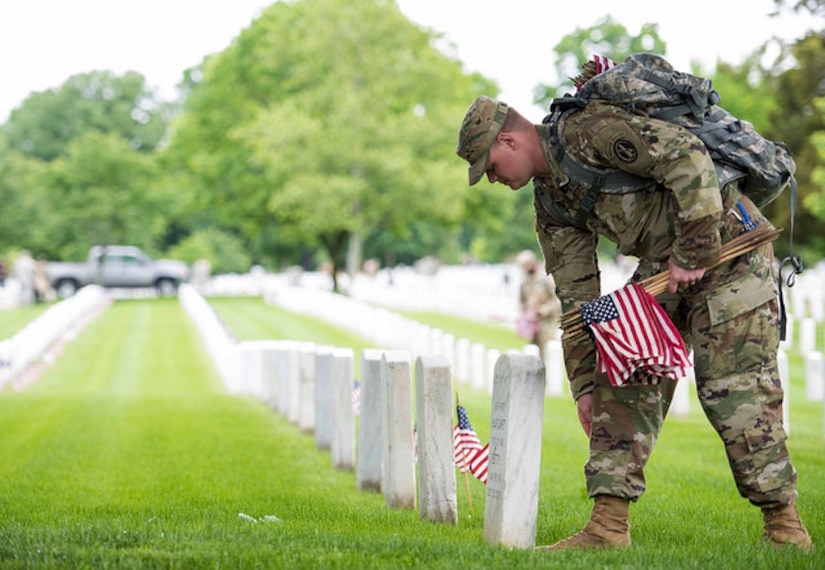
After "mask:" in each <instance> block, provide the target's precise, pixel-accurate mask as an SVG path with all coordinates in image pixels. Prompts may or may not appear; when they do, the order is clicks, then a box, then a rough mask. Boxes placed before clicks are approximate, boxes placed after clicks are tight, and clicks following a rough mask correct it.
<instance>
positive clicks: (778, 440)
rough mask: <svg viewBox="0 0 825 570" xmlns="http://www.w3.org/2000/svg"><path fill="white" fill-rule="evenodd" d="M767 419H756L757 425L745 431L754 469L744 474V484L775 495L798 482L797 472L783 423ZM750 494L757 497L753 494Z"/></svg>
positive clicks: (751, 465)
mask: <svg viewBox="0 0 825 570" xmlns="http://www.w3.org/2000/svg"><path fill="white" fill-rule="evenodd" d="M763 421H764V420H763V419H761V418H760V419H758V420H756V421H755V422H754V423H755V424H756V425H754V426H753V427H751V428H750V429H748V430H746V431H745V433H744V437H745V444H746V445H747V448H748V454H749V463H750V469H749V472H746V473H742V483H743V485H744V486H745V487H746V488H748V489H752V490H754V491H756V492H757V493H760V494H763V495H768V496H772V495H775V494H777V493H780V492H781V491H782V489H783V488H785V487H787V486H788V485H793V484H794V483H795V481H796V471H795V470H794V468H793V464H792V463H791V459H790V456H789V455H788V448H787V445H786V441H787V436H786V435H785V430H784V428H783V427H782V422H781V421H780V420H775V421H773V422H771V423H770V424H764V423H763ZM748 496H749V498H753V497H752V496H751V494H750V493H749V494H748ZM766 498H767V497H766ZM757 502H763V501H762V500H757Z"/></svg>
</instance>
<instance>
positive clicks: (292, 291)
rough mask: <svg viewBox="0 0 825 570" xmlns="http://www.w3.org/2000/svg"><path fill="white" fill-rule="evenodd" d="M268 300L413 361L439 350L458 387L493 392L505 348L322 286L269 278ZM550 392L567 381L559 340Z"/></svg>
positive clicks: (532, 349)
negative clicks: (496, 369) (401, 352)
mask: <svg viewBox="0 0 825 570" xmlns="http://www.w3.org/2000/svg"><path fill="white" fill-rule="evenodd" d="M263 297H264V300H265V301H266V302H267V303H270V304H273V305H277V306H279V307H281V308H283V309H286V310H288V311H290V312H293V313H296V314H301V315H309V316H313V317H317V318H320V319H323V320H325V321H327V322H330V323H332V324H334V325H336V326H338V327H340V328H342V329H345V330H349V331H351V332H353V333H355V334H357V335H359V336H361V337H362V338H364V339H366V340H369V341H371V342H374V343H375V344H376V346H381V347H386V348H389V349H400V350H406V351H408V352H409V353H410V355H411V356H412V358H413V359H415V358H417V357H418V356H420V355H423V354H441V355H444V356H446V357H447V359H448V360H449V362H450V365H451V366H452V367H453V372H454V374H455V378H456V381H457V382H458V383H459V384H460V385H466V386H469V387H470V388H472V389H474V390H477V391H481V392H486V393H488V394H491V393H492V387H493V367H494V365H495V362H496V361H497V360H498V357H499V356H500V355H501V351H500V350H497V349H491V348H487V347H486V346H484V345H483V344H481V343H477V342H470V341H469V340H468V339H464V338H459V339H456V338H455V336H454V335H452V334H449V333H444V332H443V331H441V330H439V329H436V328H432V327H429V326H427V325H424V324H422V323H419V322H416V321H414V320H412V319H408V318H406V317H404V316H403V315H400V314H398V313H395V312H393V311H390V310H388V309H386V308H383V307H378V306H375V305H372V304H370V303H367V302H365V301H361V300H358V299H353V298H352V297H348V296H345V295H338V294H335V293H331V292H329V291H324V290H321V289H313V288H305V287H295V286H286V285H283V284H275V283H274V282H271V281H270V282H269V284H268V285H267V286H266V287H265V288H264V295H263ZM523 351H524V352H525V353H528V354H533V355H539V354H540V353H541V351H540V349H539V347H537V346H536V345H531V344H528V345H525V346H524V348H523ZM543 352H544V361H545V363H546V374H547V379H546V385H547V395H548V396H560V395H562V394H563V393H564V392H565V386H566V384H567V379H566V373H565V369H564V357H563V354H562V346H561V341H558V340H553V341H549V342H548V343H547V344H546V346H545V347H543Z"/></svg>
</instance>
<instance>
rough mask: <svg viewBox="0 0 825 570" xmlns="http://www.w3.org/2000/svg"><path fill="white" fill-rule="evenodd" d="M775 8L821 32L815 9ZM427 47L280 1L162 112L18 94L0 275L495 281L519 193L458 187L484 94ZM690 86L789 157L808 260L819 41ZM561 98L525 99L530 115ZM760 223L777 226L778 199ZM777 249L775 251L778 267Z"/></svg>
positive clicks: (561, 57)
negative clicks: (467, 116) (20, 260)
mask: <svg viewBox="0 0 825 570" xmlns="http://www.w3.org/2000/svg"><path fill="white" fill-rule="evenodd" d="M776 5H777V11H778V13H781V12H782V11H783V10H785V11H787V10H800V11H806V12H808V13H810V14H811V15H812V16H814V17H817V18H818V20H817V21H822V19H823V17H824V16H825V0H802V1H800V2H786V1H783V0H777V2H776ZM434 39H435V36H434V32H430V31H426V30H424V29H422V28H421V27H419V26H417V25H415V24H413V23H412V22H410V21H409V20H407V19H406V18H405V17H404V16H403V14H402V13H401V12H400V10H399V9H398V7H397V6H396V4H395V3H394V2H387V1H377V0H347V1H346V2H340V1H338V0H297V1H295V2H278V3H274V4H273V5H272V6H270V7H269V8H268V9H266V10H265V11H263V12H262V14H261V15H260V17H259V18H257V19H256V20H255V21H254V22H253V23H252V24H251V25H250V26H249V27H247V28H246V29H244V30H242V31H241V32H240V34H239V36H238V37H237V38H236V39H235V41H234V42H233V43H232V44H231V45H230V46H229V47H228V48H227V49H225V50H224V51H223V52H220V53H217V54H214V55H211V56H209V57H206V58H205V59H204V60H203V61H202V62H201V64H200V65H198V66H197V67H195V68H192V69H189V70H187V71H186V72H185V74H184V78H183V81H182V83H181V85H180V98H179V100H176V101H162V100H158V99H157V97H156V96H155V95H153V93H152V92H151V91H149V90H148V88H147V85H146V81H145V78H144V77H143V76H142V75H141V74H139V73H135V72H130V73H126V74H124V75H113V74H111V73H108V72H102V71H94V70H92V71H90V72H88V73H86V74H81V75H75V76H72V77H69V78H67V79H66V81H65V82H64V83H63V84H62V85H60V86H58V87H56V88H54V89H50V90H47V91H43V92H36V93H32V94H31V95H30V96H29V97H28V98H27V99H26V100H25V101H24V102H23V103H22V104H21V105H20V106H19V107H18V108H17V109H15V110H14V111H13V112H12V113H11V115H10V117H9V119H8V121H7V122H6V123H5V124H3V125H2V127H1V128H0V201H2V203H3V204H4V209H3V211H4V223H3V224H0V257H6V259H7V261H12V260H13V257H14V255H15V252H17V251H19V250H20V249H23V248H25V249H28V250H30V251H32V252H33V253H34V254H35V255H38V256H39V255H41V254H42V255H45V256H46V257H48V258H50V259H56V260H80V259H83V258H84V257H85V255H86V252H87V251H88V248H89V247H90V246H91V245H93V244H97V243H128V244H132V245H138V246H140V247H142V248H144V249H145V250H147V251H148V252H150V253H153V254H155V255H164V256H172V257H177V258H179V259H183V260H185V261H188V262H194V261H195V260H197V259H207V260H209V261H210V263H211V265H212V268H213V271H214V272H217V273H223V272H243V271H246V270H248V269H249V267H250V266H251V265H252V264H259V265H262V266H264V267H265V268H266V269H268V270H270V271H277V270H280V269H283V268H285V267H288V266H292V265H301V266H303V267H305V268H307V269H314V268H316V267H317V266H318V265H319V264H321V263H325V264H331V266H332V267H333V268H334V269H335V272H336V273H337V271H338V270H343V269H346V270H347V271H350V272H353V271H357V270H358V268H359V267H360V266H361V263H362V261H363V260H364V259H366V258H375V259H378V260H379V261H380V263H381V264H382V265H389V266H393V265H396V264H412V263H414V262H415V261H416V260H418V259H420V258H422V257H425V256H436V257H438V258H440V259H441V260H443V261H444V262H446V263H460V262H466V261H468V260H471V261H479V262H493V263H497V262H501V261H504V260H506V259H508V258H511V257H512V256H514V255H515V254H516V253H517V252H518V251H520V250H522V249H525V248H534V249H535V234H534V228H533V214H532V191H531V189H530V188H529V187H528V188H524V189H522V190H520V191H518V192H516V193H512V192H510V191H509V190H504V189H502V188H494V187H493V186H491V185H489V184H487V183H486V182H482V183H481V184H479V185H478V186H475V187H473V188H472V189H470V188H469V187H468V186H467V181H466V168H465V167H464V166H463V163H462V162H461V161H460V160H459V159H458V158H457V157H456V156H455V155H454V152H453V150H454V146H455V141H456V131H457V126H458V123H459V121H460V118H461V117H462V116H463V114H464V111H465V110H466V107H467V105H468V104H469V102H470V101H472V100H473V99H474V98H475V96H476V95H478V94H481V93H485V94H489V95H496V94H497V92H498V89H497V86H496V85H495V83H494V82H493V81H491V80H489V79H487V78H485V77H483V76H481V75H479V74H467V73H465V72H464V71H463V70H462V63H461V62H460V61H458V60H456V59H453V58H451V57H449V56H447V55H445V54H443V53H441V52H440V51H438V50H437V49H436V48H435V47H433V46H434V44H435V42H434ZM666 48H667V42H666V38H662V37H660V36H659V33H658V27H657V25H656V24H655V23H650V24H646V25H645V26H643V27H642V29H641V30H640V31H639V32H638V33H636V34H634V33H632V32H630V31H629V30H627V29H626V28H625V27H624V26H623V25H622V24H621V23H620V22H618V21H617V20H615V19H614V18H612V17H610V16H606V17H605V18H604V19H602V20H600V21H598V22H596V23H594V25H593V26H592V27H590V28H586V29H581V28H578V29H576V30H572V31H571V32H570V33H569V34H568V35H566V36H565V37H564V38H563V39H562V41H561V42H559V44H558V45H556V46H555V48H554V51H555V55H556V68H557V69H556V71H557V73H556V76H557V77H569V76H571V75H574V74H575V73H576V70H577V67H578V64H579V63H580V62H581V61H583V60H585V59H587V58H588V57H589V55H590V54H591V53H594V52H598V53H601V54H603V55H605V56H608V57H611V58H612V59H614V60H621V59H623V58H624V57H625V56H626V55H628V54H629V53H632V52H635V51H653V52H657V53H661V54H663V55H665V56H667V49H666ZM769 54H770V55H769ZM690 71H693V72H694V73H697V74H702V75H706V76H708V77H711V78H712V79H713V81H714V84H715V86H716V88H717V90H718V91H719V92H720V93H721V94H722V97H723V101H722V105H723V106H724V107H726V108H727V109H728V110H729V111H731V112H732V113H733V114H735V115H737V116H740V117H742V118H745V119H747V120H748V121H750V122H752V123H754V125H755V126H756V127H757V128H758V129H759V130H760V131H761V132H762V133H763V134H764V135H765V136H767V137H769V138H772V139H774V140H781V141H785V142H786V143H787V144H788V145H789V146H790V147H791V149H792V150H793V152H794V155H795V158H796V160H797V164H798V180H799V199H798V203H797V208H796V219H795V238H794V245H795V248H796V249H797V250H798V251H797V253H799V252H801V253H803V255H805V256H806V257H807V260H809V262H810V261H818V260H819V259H821V258H822V253H823V252H825V232H822V231H820V229H819V228H820V227H821V226H820V224H821V223H822V221H823V220H825V197H824V196H825V126H823V112H825V103H823V97H825V29H823V30H820V31H818V32H810V33H809V34H808V35H807V36H806V37H803V38H799V39H797V40H795V41H794V42H791V43H790V44H787V45H786V44H777V42H776V40H768V41H766V43H765V45H764V46H763V47H762V48H760V49H759V50H758V51H757V52H755V53H754V54H752V55H751V56H750V57H748V58H747V59H746V60H745V61H743V62H725V61H722V60H719V61H718V62H717V64H716V67H715V69H700V68H698V66H694V69H692V70H690ZM571 88H572V85H571V84H570V82H569V81H563V82H561V83H560V84H557V85H539V86H537V87H536V90H535V98H536V101H537V102H540V103H542V104H547V103H549V100H550V99H551V98H552V97H555V96H559V95H560V94H563V93H564V92H565V91H568V90H570V89H571ZM767 214H768V215H769V216H770V217H771V219H772V220H773V221H774V223H775V225H777V227H785V228H789V223H790V200H789V195H788V193H786V194H785V195H783V196H782V197H780V199H779V200H777V201H776V202H775V203H774V204H772V205H770V206H769V207H768V209H767ZM787 246H788V240H787V239H783V240H781V241H780V242H778V243H777V254H778V255H779V256H780V257H781V256H784V255H785V254H787ZM603 254H604V255H607V256H610V255H613V251H612V250H611V248H610V247H605V248H604V251H603ZM807 260H806V261H807Z"/></svg>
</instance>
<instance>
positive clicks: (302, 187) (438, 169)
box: [170, 0, 495, 269]
mask: <svg viewBox="0 0 825 570" xmlns="http://www.w3.org/2000/svg"><path fill="white" fill-rule="evenodd" d="M202 77H203V79H202V81H201V82H200V83H199V84H197V85H196V86H195V87H194V88H193V89H192V94H191V97H190V99H189V101H188V102H187V105H186V113H185V115H184V116H183V117H182V119H181V121H180V122H179V124H178V125H177V126H176V132H175V138H174V139H173V141H172V143H171V147H170V153H171V154H172V155H173V156H174V157H175V158H176V159H177V164H178V165H179V166H181V167H185V168H186V169H188V170H189V172H190V174H191V187H192V188H193V191H194V192H195V193H196V195H197V199H196V204H197V207H199V208H209V209H214V210H215V212H216V217H217V221H218V222H219V223H221V224H224V225H226V226H227V227H237V228H238V230H239V231H240V232H241V235H243V236H244V237H246V238H248V239H249V238H252V237H253V236H255V235H257V234H259V233H260V232H262V231H271V232H274V233H276V234H277V236H278V237H279V239H281V240H285V241H288V242H297V243H317V244H319V245H320V246H321V247H322V248H323V249H325V250H326V252H327V254H328V256H329V259H330V260H331V261H332V262H333V265H334V267H335V269H338V268H340V267H342V264H343V261H344V254H345V251H346V247H347V245H348V244H351V240H352V238H353V237H357V236H367V237H373V236H377V235H381V234H382V233H385V232H389V233H391V234H393V235H395V236H404V235H405V234H407V233H408V227H409V225H410V224H411V223H413V222H414V221H416V220H421V219H425V220H428V221H430V222H431V223H434V224H439V225H446V226H457V225H458V224H459V223H460V222H461V221H462V220H463V219H465V215H466V212H467V208H468V207H469V206H468V202H469V201H471V199H472V200H477V199H479V197H478V196H473V197H472V198H471V196H470V192H469V190H468V188H467V182H466V174H465V172H466V171H465V170H464V169H462V168H460V167H459V166H458V162H457V161H458V159H457V158H456V157H455V155H454V153H453V149H454V147H455V140H456V132H457V126H458V123H459V122H460V118H461V116H462V115H463V113H464V111H465V110H466V108H467V106H469V103H470V102H471V101H472V99H473V98H475V96H476V95H477V94H479V93H482V92H487V93H491V94H495V86H494V85H493V84H491V83H490V82H489V81H486V80H484V79H482V78H481V77H479V76H476V75H466V74H464V73H463V72H462V69H461V64H460V62H458V61H455V60H452V59H450V58H448V57H446V56H445V55H443V54H442V53H440V52H439V51H438V50H436V49H435V48H434V47H433V46H432V36H431V34H429V33H427V32H425V31H423V30H422V29H420V28H418V27H417V26H415V25H413V24H412V23H410V22H409V21H408V20H406V18H405V17H404V16H403V15H402V14H401V12H400V11H399V10H398V8H397V6H396V5H395V4H394V3H390V2H376V1H374V0H355V1H352V2H337V1H335V0H303V1H302V2H296V3H283V2H279V3H276V4H274V5H273V6H271V7H270V8H268V9H267V10H266V11H264V12H263V13H262V14H261V17H260V18H259V19H258V20H256V21H255V22H254V23H253V24H252V25H251V26H250V27H249V28H248V29H246V30H244V31H243V32H242V33H241V35H240V36H239V37H238V38H237V40H236V41H235V43H234V44H233V45H232V46H231V47H230V48H229V49H227V50H225V51H224V52H222V53H221V54H219V55H217V56H216V57H214V58H212V59H210V60H208V61H206V62H205V64H204V66H203V71H202ZM484 193H485V190H484V189H482V190H480V191H478V192H477V194H480V195H482V196H483V194H484ZM216 206H217V208H215V207H216Z"/></svg>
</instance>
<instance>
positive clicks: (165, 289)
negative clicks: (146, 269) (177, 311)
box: [155, 279, 178, 297]
mask: <svg viewBox="0 0 825 570" xmlns="http://www.w3.org/2000/svg"><path fill="white" fill-rule="evenodd" d="M155 289H157V291H158V294H159V295H160V296H161V297H173V296H174V295H175V293H177V291H178V284H177V283H176V282H175V281H174V280H172V279H158V281H157V283H155Z"/></svg>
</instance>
